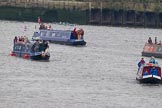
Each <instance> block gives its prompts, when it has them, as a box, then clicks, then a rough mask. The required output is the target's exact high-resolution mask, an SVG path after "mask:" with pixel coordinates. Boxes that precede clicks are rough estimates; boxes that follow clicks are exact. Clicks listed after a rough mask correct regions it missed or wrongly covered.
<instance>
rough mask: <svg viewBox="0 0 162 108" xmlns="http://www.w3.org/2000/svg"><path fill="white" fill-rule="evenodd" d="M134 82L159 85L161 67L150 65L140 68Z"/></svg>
mask: <svg viewBox="0 0 162 108" xmlns="http://www.w3.org/2000/svg"><path fill="white" fill-rule="evenodd" d="M136 80H138V81H139V82H140V83H161V67H159V66H158V65H157V64H152V63H147V64H145V65H142V66H140V67H139V69H138V71H137V76H136Z"/></svg>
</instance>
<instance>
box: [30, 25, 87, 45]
mask: <svg viewBox="0 0 162 108" xmlns="http://www.w3.org/2000/svg"><path fill="white" fill-rule="evenodd" d="M37 38H41V39H42V40H45V41H49V42H53V43H58V44H66V45H74V46H76V45H81V46H84V45H86V42H85V41H84V31H83V29H79V30H76V28H75V29H74V30H53V29H51V26H50V27H49V28H47V27H45V26H44V25H40V28H39V31H38V32H34V35H33V37H32V39H33V40H36V39H37Z"/></svg>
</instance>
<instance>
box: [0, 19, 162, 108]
mask: <svg viewBox="0 0 162 108" xmlns="http://www.w3.org/2000/svg"><path fill="white" fill-rule="evenodd" d="M35 25H37V26H38V24H36V23H30V22H10V21H0V31H1V34H0V46H1V50H0V108H161V107H162V85H144V84H139V83H138V82H137V81H136V80H135V77H136V71H137V62H138V60H140V58H141V51H142V49H143V45H144V43H145V42H146V41H147V39H148V37H149V36H151V37H152V38H154V37H155V36H157V37H158V39H159V40H160V39H161V40H162V37H161V34H162V30H160V29H144V28H120V27H104V26H78V27H80V28H83V29H84V30H85V40H86V41H87V46H86V47H72V46H65V45H57V44H51V43H50V53H51V58H50V62H38V61H31V60H25V59H21V58H15V57H11V56H9V54H10V52H11V50H12V43H13V38H14V36H16V35H17V36H19V35H20V36H21V35H26V36H28V37H29V38H31V36H32V34H33V32H34V31H35ZM51 25H52V27H53V28H55V29H72V28H73V27H72V26H64V25H56V24H51ZM24 26H26V27H27V29H26V31H24ZM145 59H146V61H148V60H149V58H146V57H145ZM157 60H158V62H159V64H160V65H161V66H162V61H161V59H157Z"/></svg>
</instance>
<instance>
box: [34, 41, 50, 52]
mask: <svg viewBox="0 0 162 108" xmlns="http://www.w3.org/2000/svg"><path fill="white" fill-rule="evenodd" d="M48 48H49V45H48V42H47V41H44V40H43V41H42V40H41V39H38V40H36V42H35V43H34V45H33V46H32V48H31V51H32V52H41V51H44V52H45V51H46V50H47V49H48Z"/></svg>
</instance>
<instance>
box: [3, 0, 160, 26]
mask: <svg viewBox="0 0 162 108" xmlns="http://www.w3.org/2000/svg"><path fill="white" fill-rule="evenodd" d="M161 2H162V0H63V1H60V0H0V7H1V10H0V11H1V12H5V11H6V10H7V11H8V12H9V10H10V9H11V7H12V9H14V8H15V9H17V11H18V13H16V12H15V13H16V14H18V16H20V17H17V18H18V19H21V18H23V20H26V19H30V18H31V19H33V18H35V17H36V16H41V17H44V19H45V20H47V21H48V20H49V21H59V20H60V21H69V22H71V23H80V24H96V25H112V26H113V25H114V26H116V25H117V26H142V27H162V3H161ZM13 7H14V8H13ZM5 8H6V9H5ZM9 8H10V9H9ZM12 9H11V10H12ZM12 11H13V10H12ZM35 11H37V12H35ZM26 13H28V15H26ZM30 13H31V16H30ZM53 14H54V15H53ZM4 16H5V14H4V13H3V17H4ZM13 16H14V15H13ZM47 16H48V17H47ZM1 17H2V16H1V14H0V18H1ZM2 19H3V18H2ZM6 19H7V18H6ZM11 19H12V18H11ZM71 19H72V20H71ZM14 20H16V18H14ZM81 20H83V21H81ZM79 21H80V22H79Z"/></svg>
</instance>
